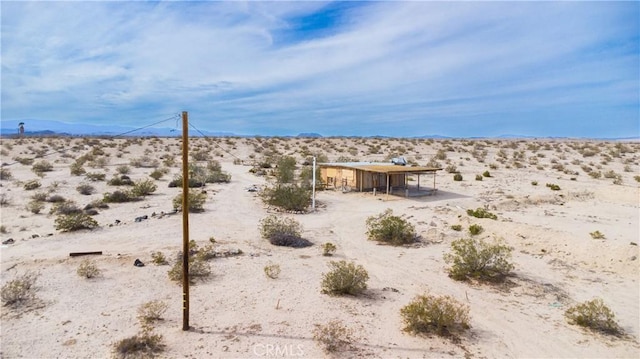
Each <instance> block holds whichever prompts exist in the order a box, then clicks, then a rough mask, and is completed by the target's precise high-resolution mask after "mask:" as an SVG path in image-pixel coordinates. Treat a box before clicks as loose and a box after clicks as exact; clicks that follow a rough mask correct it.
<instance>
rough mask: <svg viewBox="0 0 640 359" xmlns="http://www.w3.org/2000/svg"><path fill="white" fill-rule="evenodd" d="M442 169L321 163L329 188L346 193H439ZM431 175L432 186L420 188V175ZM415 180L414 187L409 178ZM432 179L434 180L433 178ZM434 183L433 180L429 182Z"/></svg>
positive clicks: (410, 194) (323, 175) (321, 169)
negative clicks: (437, 178) (438, 180)
mask: <svg viewBox="0 0 640 359" xmlns="http://www.w3.org/2000/svg"><path fill="white" fill-rule="evenodd" d="M440 170H442V168H432V167H421V166H400V165H394V164H392V163H374V162H340V163H321V164H320V174H321V177H322V181H323V182H324V183H325V184H326V186H327V188H336V189H342V190H343V191H358V192H367V191H373V192H374V193H375V192H376V191H384V192H385V193H387V194H399V195H404V196H407V197H408V196H420V195H427V194H431V193H433V191H435V190H436V172H437V171H440ZM425 175H428V176H432V177H433V186H432V187H429V186H424V185H421V183H420V179H421V176H425ZM411 178H413V179H415V182H416V183H415V184H413V183H410V182H413V181H410V179H411ZM430 179H431V178H430ZM429 182H431V181H429Z"/></svg>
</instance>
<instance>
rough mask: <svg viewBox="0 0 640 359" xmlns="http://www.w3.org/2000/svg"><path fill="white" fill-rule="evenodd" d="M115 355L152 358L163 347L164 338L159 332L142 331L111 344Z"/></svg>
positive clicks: (124, 358) (161, 350) (117, 356)
mask: <svg viewBox="0 0 640 359" xmlns="http://www.w3.org/2000/svg"><path fill="white" fill-rule="evenodd" d="M113 347H114V352H115V353H114V354H115V357H116V358H118V359H129V358H153V357H154V356H155V355H156V354H157V353H161V352H163V351H164V349H165V344H164V339H163V337H162V335H160V334H152V333H151V332H149V331H143V332H142V333H138V334H136V335H134V336H131V337H129V338H125V339H122V340H120V341H117V342H116V343H114V344H113Z"/></svg>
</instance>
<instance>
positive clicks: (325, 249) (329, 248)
mask: <svg viewBox="0 0 640 359" xmlns="http://www.w3.org/2000/svg"><path fill="white" fill-rule="evenodd" d="M336 249H337V248H336V246H335V244H333V243H331V242H326V243H325V244H323V245H322V255H323V256H332V255H333V253H335V251H336Z"/></svg>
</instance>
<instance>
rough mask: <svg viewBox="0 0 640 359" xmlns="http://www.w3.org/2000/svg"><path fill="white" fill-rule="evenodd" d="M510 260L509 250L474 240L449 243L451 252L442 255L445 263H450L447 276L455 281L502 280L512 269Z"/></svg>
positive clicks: (502, 246)
mask: <svg viewBox="0 0 640 359" xmlns="http://www.w3.org/2000/svg"><path fill="white" fill-rule="evenodd" d="M510 259H511V248H509V247H507V246H505V245H503V244H501V243H498V242H496V243H487V242H484V241H483V240H475V239H458V240H455V241H453V242H451V252H450V253H447V254H445V255H444V260H445V262H447V263H451V268H449V276H450V277H452V278H453V279H455V280H467V279H469V278H476V279H480V280H500V279H503V278H504V277H505V276H506V275H508V274H509V272H511V270H513V268H514V266H513V264H512V263H511V262H510Z"/></svg>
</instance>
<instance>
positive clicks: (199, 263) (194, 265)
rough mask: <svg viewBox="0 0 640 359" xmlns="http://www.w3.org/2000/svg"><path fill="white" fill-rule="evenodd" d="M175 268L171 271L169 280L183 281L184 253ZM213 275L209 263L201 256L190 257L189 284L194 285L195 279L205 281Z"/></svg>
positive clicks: (179, 257)
mask: <svg viewBox="0 0 640 359" xmlns="http://www.w3.org/2000/svg"><path fill="white" fill-rule="evenodd" d="M177 259H178V260H177V261H176V262H175V263H174V265H173V267H171V269H170V270H169V279H170V280H172V281H174V282H181V281H182V253H180V255H179V256H178V258H177ZM210 275H211V267H210V266H209V263H207V261H205V260H204V259H202V258H201V257H200V256H194V255H189V282H190V283H193V282H194V281H195V279H198V278H199V279H204V278H206V277H208V276H210Z"/></svg>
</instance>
